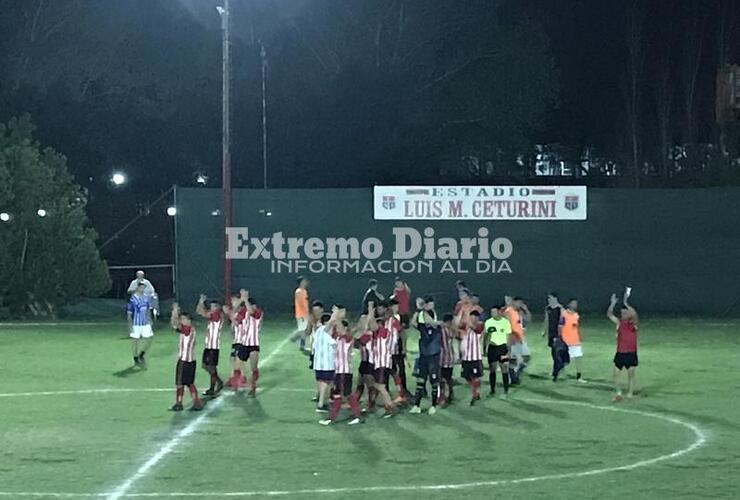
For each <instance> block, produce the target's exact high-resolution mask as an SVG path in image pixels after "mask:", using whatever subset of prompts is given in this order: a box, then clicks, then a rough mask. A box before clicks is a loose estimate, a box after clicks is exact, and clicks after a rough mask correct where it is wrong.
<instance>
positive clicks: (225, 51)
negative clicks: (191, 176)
mask: <svg viewBox="0 0 740 500" xmlns="http://www.w3.org/2000/svg"><path fill="white" fill-rule="evenodd" d="M219 13H220V14H221V28H222V34H223V40H222V42H223V48H222V55H223V60H222V73H223V75H222V78H223V82H222V84H223V89H222V92H223V103H222V121H223V131H222V139H223V143H222V150H223V151H222V152H223V155H222V161H223V170H222V177H223V221H224V226H223V242H224V243H223V253H222V255H223V259H224V304H228V303H229V302H228V300H229V295H230V293H231V259H228V258H226V249H227V245H228V240H227V237H226V228H227V227H231V153H230V151H229V150H230V146H231V128H230V123H229V111H230V108H229V104H230V103H229V93H230V89H231V80H230V72H231V71H230V70H231V67H230V66H231V58H230V54H229V49H230V36H229V35H230V33H229V31H230V30H229V13H230V12H229V0H224V6H223V8H222V9H219Z"/></svg>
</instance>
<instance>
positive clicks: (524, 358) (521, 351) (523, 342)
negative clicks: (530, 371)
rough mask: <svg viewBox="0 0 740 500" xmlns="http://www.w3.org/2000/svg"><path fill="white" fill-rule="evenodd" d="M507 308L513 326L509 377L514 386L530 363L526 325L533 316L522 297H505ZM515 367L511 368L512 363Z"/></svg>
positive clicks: (505, 313) (505, 309) (507, 314)
mask: <svg viewBox="0 0 740 500" xmlns="http://www.w3.org/2000/svg"><path fill="white" fill-rule="evenodd" d="M504 302H505V304H506V307H505V308H504V316H505V317H506V319H508V320H509V323H510V324H511V347H510V350H509V355H510V360H509V363H510V366H509V376H510V377H511V383H512V385H515V384H518V383H519V378H520V376H521V374H522V372H523V371H524V369H525V368H526V367H527V363H529V359H530V352H529V346H528V345H527V339H526V336H525V329H524V324H525V322H529V320H530V319H531V315H530V314H529V310H528V309H527V306H526V305H525V304H524V300H523V299H522V298H520V297H513V298H512V297H511V296H508V295H507V296H506V297H504ZM512 361H514V362H515V363H513V365H514V366H511V364H512V363H511V362H512Z"/></svg>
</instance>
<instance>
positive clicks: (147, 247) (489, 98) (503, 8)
mask: <svg viewBox="0 0 740 500" xmlns="http://www.w3.org/2000/svg"><path fill="white" fill-rule="evenodd" d="M216 5H218V2H217V1H215V0H213V1H212V0H109V1H92V0H86V1H78V0H58V1H52V0H24V1H21V0H0V121H7V120H8V119H9V118H10V117H12V116H17V115H19V114H21V113H24V112H28V113H30V114H31V117H32V119H33V121H34V123H35V124H36V126H37V135H36V136H37V138H38V139H39V140H40V141H41V143H42V144H44V145H49V146H52V147H54V148H55V149H57V150H58V151H60V152H61V153H63V154H65V155H66V156H67V157H68V160H69V167H70V169H71V171H72V173H73V174H74V175H75V178H76V180H77V182H79V183H80V184H81V185H82V186H83V187H84V188H85V189H86V190H87V191H88V195H89V206H88V212H89V215H90V217H91V219H92V221H93V224H94V226H95V228H96V229H97V231H98V232H99V234H100V241H101V242H102V241H105V240H107V239H108V238H109V237H110V236H111V235H113V234H114V233H115V232H116V231H117V230H119V229H121V227H122V226H123V225H124V224H126V222H128V221H129V220H131V219H132V218H133V217H134V216H136V215H137V213H143V214H144V217H142V219H141V220H139V221H138V222H137V223H136V224H134V225H133V226H132V227H131V228H130V229H128V230H127V231H126V232H124V233H123V234H122V235H121V237H120V238H118V239H117V240H115V241H113V242H112V243H111V244H109V245H107V246H106V247H105V248H104V249H103V250H102V255H103V257H104V258H106V259H107V260H108V262H109V263H110V264H133V263H137V264H145V263H155V262H156V263H161V262H171V241H170V239H171V232H170V221H169V220H167V217H166V216H165V215H164V206H165V205H162V204H159V205H157V206H155V207H152V208H151V212H147V210H146V205H147V203H148V202H151V201H152V200H154V199H155V198H157V196H159V195H160V194H161V193H163V192H164V191H166V190H167V189H168V188H169V187H170V186H171V185H172V184H178V185H190V186H192V185H194V184H195V181H194V178H195V175H196V173H202V174H205V175H207V176H208V185H209V186H211V187H218V186H220V182H221V175H220V172H221V29H220V28H221V26H220V19H219V16H218V14H217V13H216V9H215V6H216ZM739 25H740V2H737V1H731V0H702V1H690V0H688V1H675V0H674V1H668V0H652V1H639V0H625V1H620V0H557V1H556V0H510V1H504V0H501V1H495V0H465V1H464V2H461V1H429V0H424V1H421V0H419V1H408V0H233V1H232V29H233V31H232V33H233V56H232V62H233V71H232V98H233V103H232V134H233V135H232V137H233V139H232V141H233V143H232V151H233V172H234V174H233V176H234V177H233V179H234V180H233V182H234V185H235V187H261V186H262V142H261V141H262V129H261V64H262V62H261V58H260V44H263V45H264V47H265V49H266V52H267V64H268V66H267V102H268V134H269V145H268V158H269V180H268V183H269V186H270V187H280V188H294V187H295V188H297V187H344V186H369V185H372V184H374V183H379V184H380V183H396V184H404V183H456V182H464V183H485V184H490V183H538V182H553V179H552V176H553V174H558V175H561V174H564V175H566V176H569V177H572V179H571V178H566V179H562V178H559V179H557V182H558V183H561V184H562V183H568V182H577V183H581V184H583V183H586V184H588V185H591V186H621V187H641V188H650V187H660V186H672V187H682V186H707V185H726V184H731V183H738V179H739V178H740V175H739V174H738V171H740V167H739V166H738V162H737V157H738V154H737V145H738V133H737V126H736V125H727V126H725V127H720V126H718V125H717V121H716V119H715V86H716V75H717V69H718V68H719V67H721V66H723V65H725V64H730V63H738V62H740V33H738V27H739ZM538 145H539V147H540V149H539V157H538V156H537V154H538V149H537V147H538ZM561 162H562V166H563V167H564V168H563V169H561V168H560V165H561ZM584 165H586V167H583V166H584ZM553 166H558V168H557V171H554V170H553V169H552V168H553ZM582 167H583V168H582ZM538 168H539V169H540V170H539V171H538ZM115 170H122V171H125V172H126V173H127V174H128V176H129V179H130V181H129V183H128V184H127V185H126V186H124V187H122V188H119V189H112V188H111V186H110V185H109V183H108V177H109V175H110V173H111V172H113V171H115ZM537 173H539V174H540V175H536V174H537ZM164 201H165V202H166V201H168V200H164ZM169 201H170V202H171V200H169ZM142 236H146V237H142ZM151 236H154V237H151Z"/></svg>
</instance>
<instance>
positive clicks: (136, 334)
mask: <svg viewBox="0 0 740 500" xmlns="http://www.w3.org/2000/svg"><path fill="white" fill-rule="evenodd" d="M130 336H131V338H132V339H141V338H144V339H148V338H150V337H154V332H153V331H152V325H134V329H133V330H131V335H130Z"/></svg>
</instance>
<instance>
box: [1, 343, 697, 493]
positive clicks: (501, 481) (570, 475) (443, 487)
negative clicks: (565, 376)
mask: <svg viewBox="0 0 740 500" xmlns="http://www.w3.org/2000/svg"><path fill="white" fill-rule="evenodd" d="M278 349H279V348H278ZM518 400H519V401H524V402H530V403H544V404H564V405H574V406H582V407H586V408H592V409H596V410H603V411H612V412H616V413H627V414H632V415H638V416H643V417H650V418H656V419H659V420H663V421H665V422H669V423H671V424H675V425H679V426H681V427H684V428H686V429H688V430H690V431H691V432H692V434H693V435H694V441H693V442H692V443H691V444H689V445H688V446H686V447H684V448H681V449H679V450H676V451H674V452H672V453H666V454H664V455H660V456H658V457H654V458H649V459H645V460H640V461H637V462H634V463H631V464H627V465H620V466H615V467H605V468H601V469H592V470H587V471H582V472H570V473H564V474H549V475H544V476H530V477H523V478H518V479H499V480H495V481H476V482H469V483H451V484H433V485H418V486H411V485H408V486H407V485H402V486H369V487H352V488H316V489H302V490H270V491H229V492H202V493H194V492H162V493H127V492H123V493H121V494H120V496H119V497H125V498H171V497H179V498H182V497H194V498H197V497H218V498H229V497H255V496H257V497H261V496H294V495H305V496H315V495H320V494H342V493H357V492H390V491H444V490H461V489H468V488H479V487H486V486H500V485H512V484H522V483H533V482H537V481H547V480H554V479H573V478H581V477H589V476H596V475H601V474H608V473H611V472H619V471H631V470H634V469H638V468H641V467H647V466H650V465H653V464H656V463H659V462H664V461H668V460H672V459H675V458H679V457H681V456H683V455H686V454H688V453H691V452H693V451H695V450H696V449H698V448H700V447H701V446H703V445H704V444H706V442H707V437H706V434H705V433H704V431H703V430H702V429H701V428H699V427H698V426H696V425H694V424H692V423H690V422H687V421H685V420H681V419H679V418H676V417H673V416H670V415H664V414H659V413H649V412H645V411H640V410H631V409H624V408H619V407H612V406H598V405H593V404H590V403H582V402H578V401H557V400H548V399H529V398H522V399H518ZM110 495H111V493H44V492H2V491H0V497H34V498H43V497H47V498H101V497H106V496H107V497H108V498H110Z"/></svg>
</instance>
